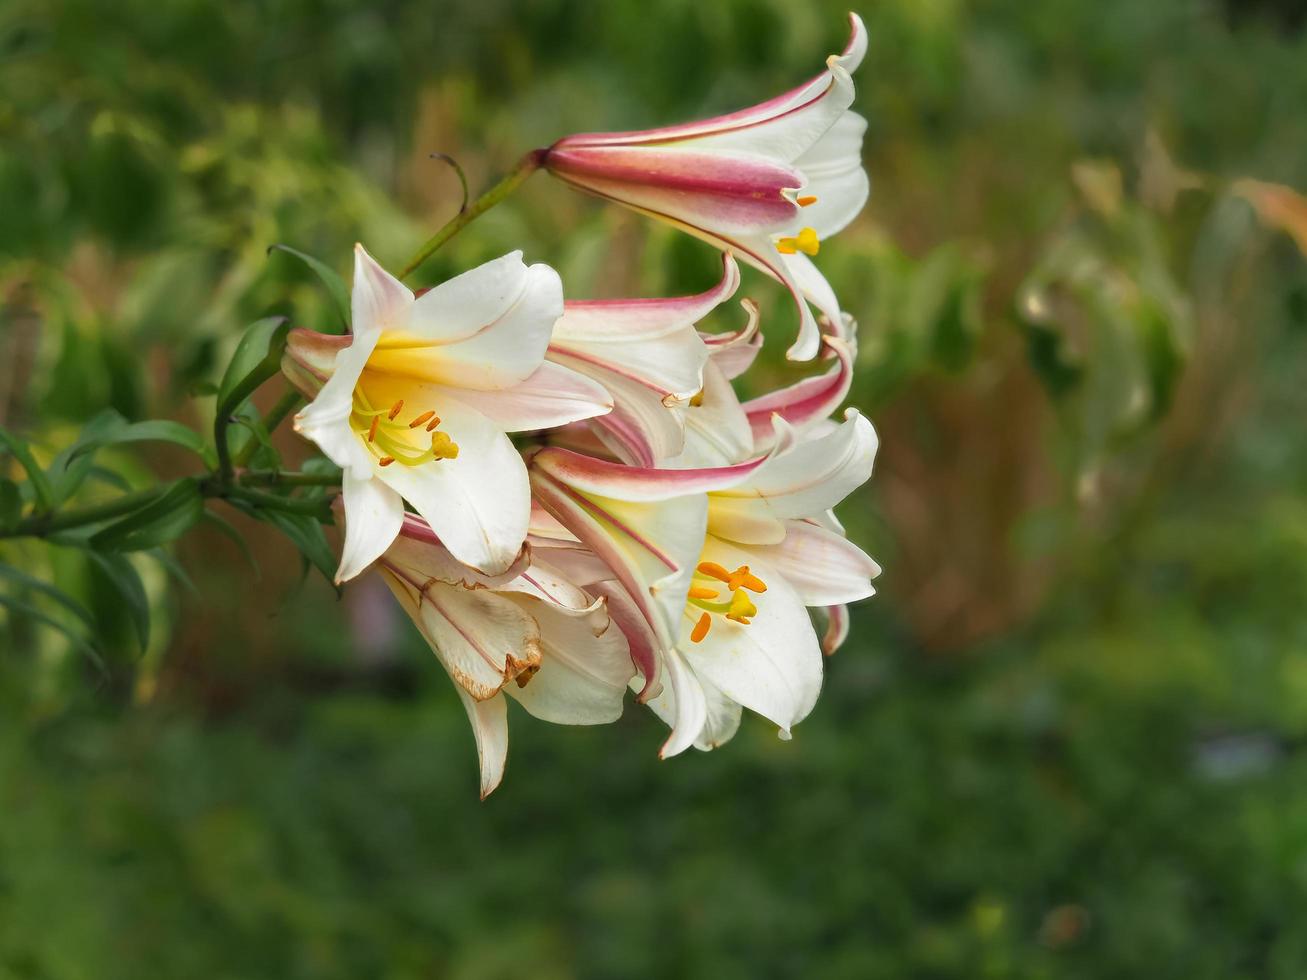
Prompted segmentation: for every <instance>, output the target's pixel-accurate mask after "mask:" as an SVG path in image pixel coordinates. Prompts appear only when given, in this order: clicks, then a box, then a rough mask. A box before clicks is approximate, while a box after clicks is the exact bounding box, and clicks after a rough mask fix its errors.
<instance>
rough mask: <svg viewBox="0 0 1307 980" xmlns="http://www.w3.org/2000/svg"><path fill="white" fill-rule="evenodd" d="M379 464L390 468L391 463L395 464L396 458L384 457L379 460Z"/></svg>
mask: <svg viewBox="0 0 1307 980" xmlns="http://www.w3.org/2000/svg"><path fill="white" fill-rule="evenodd" d="M377 462H378V463H380V464H381V465H382V466H389V465H390V464H391V463H393V462H395V457H394V456H382V457H381V459H379V460H377Z"/></svg>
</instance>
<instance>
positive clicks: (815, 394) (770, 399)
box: [744, 336, 853, 452]
mask: <svg viewBox="0 0 1307 980" xmlns="http://www.w3.org/2000/svg"><path fill="white" fill-rule="evenodd" d="M822 339H823V343H824V344H825V346H826V349H827V350H828V351H830V354H831V357H832V358H833V359H834V361H835V363H834V365H833V366H832V367H831V369H830V370H829V371H827V372H826V373H825V374H821V375H817V376H815V377H811V378H804V379H803V380H802V381H799V382H796V383H795V384H792V385H790V386H789V387H786V388H781V389H779V390H778V391H772V392H768V393H767V394H765V395H761V396H759V397H758V398H753V399H751V400H749V401H747V402H745V403H744V412H745V414H746V415H747V416H748V419H749V426H750V428H751V430H752V432H753V443H754V450H755V451H757V452H763V451H765V450H767V449H770V448H771V445H772V440H773V435H774V433H775V427H774V425H773V423H772V417H773V416H774V415H779V416H780V417H781V418H783V419H784V420H785V421H786V422H788V423H789V424H790V425H791V426H793V427H794V428H796V429H804V428H806V427H807V426H809V425H811V424H812V423H813V422H816V421H818V420H820V419H825V418H828V417H830V415H832V414H833V413H834V412H835V410H836V409H838V408H839V407H840V405H842V404H843V403H844V399H845V398H847V397H848V394H849V389H850V387H852V385H853V352H852V350H851V349H850V348H849V345H848V344H847V343H845V342H844V341H843V340H841V339H840V338H838V337H829V336H828V337H824V338H822Z"/></svg>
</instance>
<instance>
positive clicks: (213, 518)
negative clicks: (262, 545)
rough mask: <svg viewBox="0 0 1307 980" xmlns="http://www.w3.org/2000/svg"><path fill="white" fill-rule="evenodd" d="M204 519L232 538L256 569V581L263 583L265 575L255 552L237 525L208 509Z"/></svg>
mask: <svg viewBox="0 0 1307 980" xmlns="http://www.w3.org/2000/svg"><path fill="white" fill-rule="evenodd" d="M204 519H205V520H206V521H208V522H209V523H210V524H212V525H213V526H214V527H216V528H217V529H218V530H219V531H221V532H222V533H223V534H225V535H226V536H227V537H229V538H231V540H232V543H234V544H235V545H236V547H237V548H238V549H239V550H240V553H241V554H242V555H244V556H245V560H246V561H247V562H249V563H250V568H252V569H254V581H256V582H259V581H262V579H263V573H262V572H261V571H260V570H259V563H258V562H257V561H255V560H254V552H252V551H251V550H250V546H249V544H248V543H247V542H246V541H245V536H244V535H243V534H241V532H240V531H238V530H237V529H236V525H234V524H232V522H231V521H229V520H227V518H225V517H223V516H221V515H220V514H215V513H214V512H213V511H211V510H209V509H208V508H205V511H204Z"/></svg>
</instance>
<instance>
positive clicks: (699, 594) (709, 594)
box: [690, 585, 718, 599]
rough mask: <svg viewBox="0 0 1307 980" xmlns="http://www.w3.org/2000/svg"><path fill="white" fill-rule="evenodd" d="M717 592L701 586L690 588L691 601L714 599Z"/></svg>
mask: <svg viewBox="0 0 1307 980" xmlns="http://www.w3.org/2000/svg"><path fill="white" fill-rule="evenodd" d="M717 595H718V592H717V590H716V589H709V588H707V587H705V586H702V585H692V586H690V598H691V599H716V598H717Z"/></svg>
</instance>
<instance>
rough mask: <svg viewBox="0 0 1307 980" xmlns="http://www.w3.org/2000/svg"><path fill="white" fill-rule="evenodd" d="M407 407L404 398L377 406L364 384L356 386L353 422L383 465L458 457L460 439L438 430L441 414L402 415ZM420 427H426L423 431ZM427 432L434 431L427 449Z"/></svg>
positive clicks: (413, 463)
mask: <svg viewBox="0 0 1307 980" xmlns="http://www.w3.org/2000/svg"><path fill="white" fill-rule="evenodd" d="M403 411H404V399H402V398H401V399H399V400H398V401H396V402H395V404H393V405H391V406H390V407H389V408H374V407H373V406H372V404H371V403H370V402H369V401H368V399H367V396H366V395H364V394H363V390H362V386H361V385H360V386H358V387H356V388H355V389H354V406H353V410H352V411H351V412H350V416H349V424H350V427H351V428H352V429H353V430H354V431H355V432H356V433H358V435H359V438H360V439H362V440H363V444H364V445H365V446H367V448H368V452H370V453H372V455H373V456H375V457H377V462H378V464H379V465H381V466H389V465H390V464H391V463H399V464H401V465H403V466H420V465H421V464H423V463H429V462H432V461H433V460H438V459H455V458H457V456H458V443H456V442H454V440H453V439H451V438H449V433H447V432H439V431H437V427H438V426H439V425H440V416H439V415H437V414H436V413H435V412H434V411H430V410H428V411H424V412H420V413H419V414H417V415H415V416H414V417H413V418H411V419H400V413H401V412H403ZM419 429H423V430H424V431H422V432H419V431H418V430H419ZM427 433H430V444H429V445H428V446H427V448H425V449H423V448H422V445H423V440H424V439H425V437H426V435H427Z"/></svg>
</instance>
